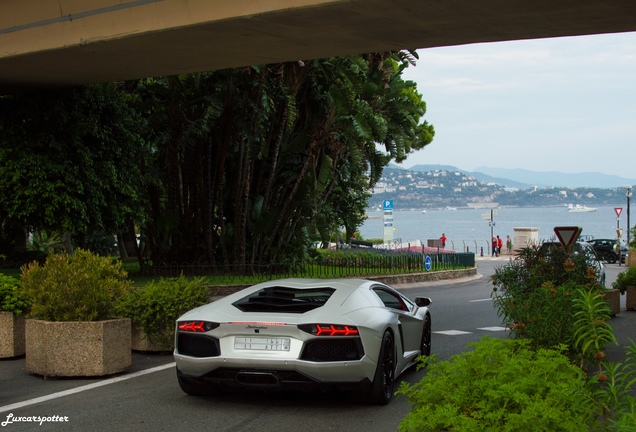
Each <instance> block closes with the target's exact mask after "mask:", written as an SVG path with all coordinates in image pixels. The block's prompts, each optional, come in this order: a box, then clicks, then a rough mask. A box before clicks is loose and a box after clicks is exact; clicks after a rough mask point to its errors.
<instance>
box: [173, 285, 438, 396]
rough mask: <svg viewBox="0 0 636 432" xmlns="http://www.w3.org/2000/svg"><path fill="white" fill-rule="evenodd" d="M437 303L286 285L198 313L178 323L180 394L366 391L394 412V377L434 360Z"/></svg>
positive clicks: (385, 292) (248, 292) (377, 291)
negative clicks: (226, 390)
mask: <svg viewBox="0 0 636 432" xmlns="http://www.w3.org/2000/svg"><path fill="white" fill-rule="evenodd" d="M430 304H431V300H430V299H429V298H426V297H418V298H416V299H415V301H414V302H413V301H411V300H409V299H408V298H406V297H404V296H403V295H402V294H400V293H399V292H398V291H396V290H394V289H392V288H390V287H389V286H387V285H385V284H382V283H379V282H374V281H369V280H364V279H282V280H275V281H270V282H265V283H261V284H258V285H254V286H252V287H250V288H246V289H244V290H242V291H240V292H237V293H235V294H232V295H229V296H227V297H224V298H222V299H220V300H217V301H215V302H213V303H210V304H207V305H204V306H201V307H198V308H196V309H193V310H191V311H189V312H187V313H185V314H184V315H183V316H181V317H180V318H179V319H178V320H177V323H176V335H175V351H174V358H175V361H176V365H177V378H178V381H179V385H180V386H181V388H182V390H183V391H184V392H186V393H188V394H190V395H195V396H206V395H211V394H215V393H217V392H218V391H219V390H222V389H223V388H226V387H243V388H259V389H263V390H277V389H328V388H332V387H338V388H341V389H345V390H354V391H358V392H360V393H361V394H363V395H365V396H366V398H367V399H368V401H369V402H372V403H376V404H387V403H388V402H389V401H390V400H391V399H392V397H393V393H394V383H395V380H396V378H397V377H398V376H399V375H400V374H401V373H402V372H404V371H405V370H407V369H408V368H409V367H411V366H413V365H414V364H415V363H416V362H417V359H418V357H419V356H422V355H423V356H428V355H430V353H431V314H430V312H429V309H428V306H429V305H430Z"/></svg>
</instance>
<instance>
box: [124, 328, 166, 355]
mask: <svg viewBox="0 0 636 432" xmlns="http://www.w3.org/2000/svg"><path fill="white" fill-rule="evenodd" d="M131 337H132V350H133V351H140V352H154V353H161V352H166V353H172V351H174V338H170V343H168V344H166V343H161V342H155V341H153V340H150V339H149V338H148V336H147V335H146V332H144V331H143V330H142V329H140V328H137V327H134V326H133V328H132V336H131Z"/></svg>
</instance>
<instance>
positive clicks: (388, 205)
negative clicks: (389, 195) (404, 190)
mask: <svg viewBox="0 0 636 432" xmlns="http://www.w3.org/2000/svg"><path fill="white" fill-rule="evenodd" d="M382 207H383V209H384V210H393V200H384V202H383V203H382Z"/></svg>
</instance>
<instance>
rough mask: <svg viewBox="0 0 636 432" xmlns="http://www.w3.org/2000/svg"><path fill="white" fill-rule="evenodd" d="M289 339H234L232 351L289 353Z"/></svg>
mask: <svg viewBox="0 0 636 432" xmlns="http://www.w3.org/2000/svg"><path fill="white" fill-rule="evenodd" d="M289 344H290V339H289V338H264V337H236V338H234V349H237V350H261V351H289Z"/></svg>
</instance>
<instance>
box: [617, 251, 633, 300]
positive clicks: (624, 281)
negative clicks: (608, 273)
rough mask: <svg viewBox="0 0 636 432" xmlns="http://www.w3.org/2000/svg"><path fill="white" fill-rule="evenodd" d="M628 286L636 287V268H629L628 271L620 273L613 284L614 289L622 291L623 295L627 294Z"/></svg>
mask: <svg viewBox="0 0 636 432" xmlns="http://www.w3.org/2000/svg"><path fill="white" fill-rule="evenodd" d="M634 253H636V252H634ZM628 286H636V267H628V268H627V270H625V271H622V272H620V273H619V274H618V275H617V276H616V281H615V282H614V283H613V284H612V288H614V289H618V290H620V292H621V294H625V291H627V287H628Z"/></svg>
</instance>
